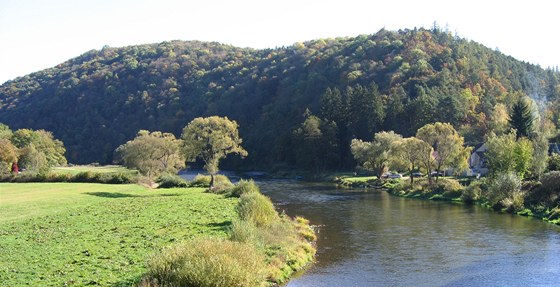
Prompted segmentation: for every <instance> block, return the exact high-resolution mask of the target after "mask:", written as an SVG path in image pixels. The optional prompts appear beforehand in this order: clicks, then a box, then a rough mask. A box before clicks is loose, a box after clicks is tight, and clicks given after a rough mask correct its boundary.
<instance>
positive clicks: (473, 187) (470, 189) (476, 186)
mask: <svg viewBox="0 0 560 287" xmlns="http://www.w3.org/2000/svg"><path fill="white" fill-rule="evenodd" d="M483 185H484V182H482V181H480V180H476V181H472V182H471V183H470V184H469V185H468V186H467V187H466V188H465V189H463V192H462V193H461V200H462V201H463V202H465V203H467V204H473V203H474V202H476V201H478V200H480V199H481V196H482V192H483V187H482V186H483Z"/></svg>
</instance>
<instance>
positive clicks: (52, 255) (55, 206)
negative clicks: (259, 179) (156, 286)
mask: <svg viewBox="0 0 560 287" xmlns="http://www.w3.org/2000/svg"><path fill="white" fill-rule="evenodd" d="M236 203H237V200H236V199H226V198H223V197H222V196H218V195H215V194H209V193H204V192H203V189H192V188H191V189H169V190H149V189H146V188H143V187H141V186H139V185H108V184H80V183H0V282H1V284H0V285H2V286H84V285H99V286H130V285H131V284H133V283H135V282H136V281H137V280H138V279H139V278H140V277H141V276H142V275H143V273H144V272H145V271H146V269H145V262H146V259H147V256H148V255H150V254H153V253H155V252H157V251H158V250H159V249H160V248H161V247H163V246H169V245H173V244H175V243H177V242H179V241H182V240H185V239H188V238H193V237H199V236H212V237H221V238H225V237H226V236H227V233H226V228H228V227H229V226H230V224H231V220H232V219H233V218H234V216H235V211H234V207H235V204H236Z"/></svg>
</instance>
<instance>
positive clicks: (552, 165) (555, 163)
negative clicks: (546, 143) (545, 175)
mask: <svg viewBox="0 0 560 287" xmlns="http://www.w3.org/2000/svg"><path fill="white" fill-rule="evenodd" d="M548 170H549V171H554V170H557V171H558V170H560V154H557V153H553V154H552V155H551V156H550V157H548Z"/></svg>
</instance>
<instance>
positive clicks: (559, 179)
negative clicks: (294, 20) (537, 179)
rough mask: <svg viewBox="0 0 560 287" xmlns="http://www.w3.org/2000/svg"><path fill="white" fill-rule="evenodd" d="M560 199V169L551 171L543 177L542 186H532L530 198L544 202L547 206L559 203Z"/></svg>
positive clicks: (530, 199) (534, 201)
mask: <svg viewBox="0 0 560 287" xmlns="http://www.w3.org/2000/svg"><path fill="white" fill-rule="evenodd" d="M559 199H560V171H551V172H548V173H545V174H544V175H543V176H542V177H541V184H540V186H536V187H534V188H532V189H531V190H530V192H529V195H528V200H529V201H531V202H533V203H542V204H544V205H546V206H549V205H554V204H556V203H559V201H560V200H559Z"/></svg>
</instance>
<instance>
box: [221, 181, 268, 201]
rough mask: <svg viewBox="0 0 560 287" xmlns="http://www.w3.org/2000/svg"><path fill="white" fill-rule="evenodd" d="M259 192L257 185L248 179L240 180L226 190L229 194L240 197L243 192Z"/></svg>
mask: <svg viewBox="0 0 560 287" xmlns="http://www.w3.org/2000/svg"><path fill="white" fill-rule="evenodd" d="M255 192H258V193H260V189H259V186H258V185H257V184H256V183H255V181H253V180H252V179H250V180H243V179H242V180H240V181H239V182H238V183H237V184H236V185H235V186H234V187H232V188H230V189H229V190H228V193H229V196H233V197H241V196H242V195H243V194H247V193H255Z"/></svg>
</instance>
